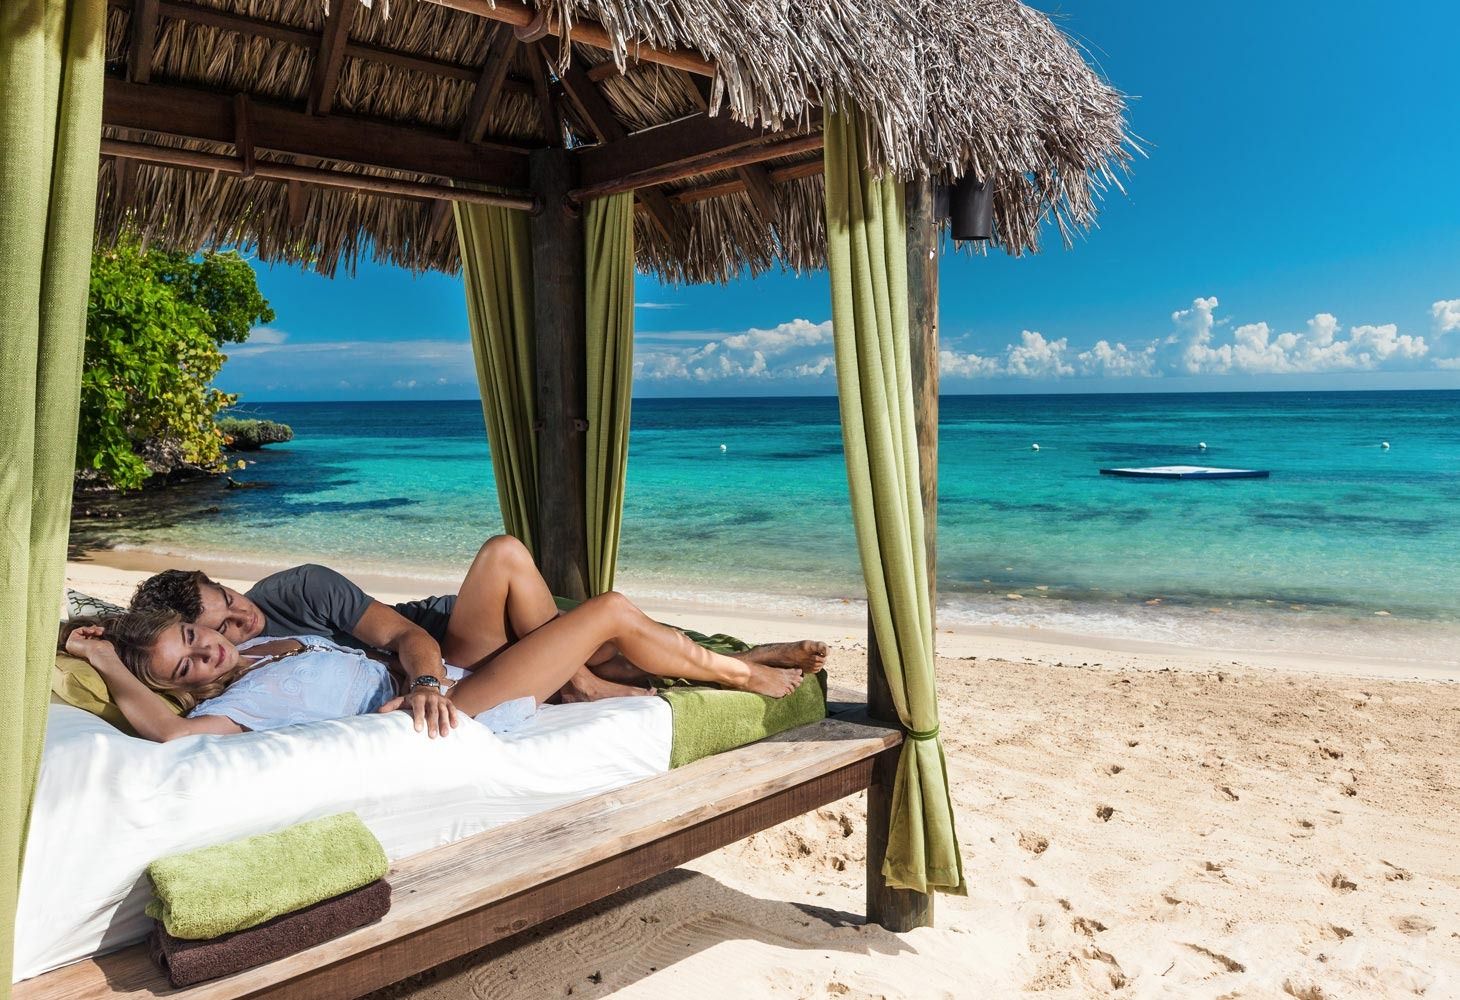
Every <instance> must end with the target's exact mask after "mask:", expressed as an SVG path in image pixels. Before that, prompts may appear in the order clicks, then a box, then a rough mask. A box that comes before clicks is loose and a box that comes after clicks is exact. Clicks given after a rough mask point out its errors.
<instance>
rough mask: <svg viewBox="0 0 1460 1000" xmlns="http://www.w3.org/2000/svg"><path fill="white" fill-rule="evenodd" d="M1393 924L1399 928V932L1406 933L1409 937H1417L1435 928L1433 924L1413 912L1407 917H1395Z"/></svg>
mask: <svg viewBox="0 0 1460 1000" xmlns="http://www.w3.org/2000/svg"><path fill="white" fill-rule="evenodd" d="M1394 926H1395V927H1397V928H1398V929H1399V933H1401V934H1408V935H1409V936H1411V937H1419V936H1420V935H1422V934H1428V933H1429V932H1430V931H1432V930H1434V929H1435V925H1434V924H1432V923H1430V922H1429V921H1428V920H1426V919H1425V918H1424V917H1421V916H1419V915H1418V914H1413V915H1410V916H1408V917H1395V918H1394Z"/></svg>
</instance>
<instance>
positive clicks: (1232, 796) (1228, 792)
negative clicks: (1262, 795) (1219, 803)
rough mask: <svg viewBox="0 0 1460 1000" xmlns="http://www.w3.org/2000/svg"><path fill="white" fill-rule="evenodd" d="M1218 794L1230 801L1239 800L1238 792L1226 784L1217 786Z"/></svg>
mask: <svg viewBox="0 0 1460 1000" xmlns="http://www.w3.org/2000/svg"><path fill="white" fill-rule="evenodd" d="M1217 795H1218V796H1219V797H1221V798H1223V799H1226V800H1227V801H1228V802H1236V801H1237V793H1236V792H1234V791H1232V789H1231V788H1229V787H1227V786H1226V785H1218V786H1217Z"/></svg>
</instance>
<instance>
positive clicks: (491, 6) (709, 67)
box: [428, 0, 715, 76]
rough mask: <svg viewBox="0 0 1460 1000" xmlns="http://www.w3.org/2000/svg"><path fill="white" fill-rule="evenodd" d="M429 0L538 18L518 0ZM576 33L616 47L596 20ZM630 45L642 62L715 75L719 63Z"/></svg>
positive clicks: (577, 26) (522, 21)
mask: <svg viewBox="0 0 1460 1000" xmlns="http://www.w3.org/2000/svg"><path fill="white" fill-rule="evenodd" d="M428 2H430V3H434V4H439V5H440V6H442V7H450V8H451V9H452V10H459V11H462V12H464V13H467V14H475V15H477V16H478V17H485V18H490V19H491V20H493V21H502V22H503V23H505V24H510V25H512V26H514V27H518V28H525V27H528V26H529V25H531V24H533V23H534V21H536V19H537V11H536V10H535V9H534V8H532V7H529V6H527V5H526V4H522V3H517V2H515V0H428ZM548 28H549V30H550V31H551V32H552V33H554V34H556V33H557V30H558V24H557V23H556V22H554V23H551V24H549V25H548ZM572 37H573V40H574V41H575V42H582V43H584V44H585V45H593V46H596V47H598V48H601V49H609V50H612V49H613V47H614V41H613V37H612V35H610V33H609V32H608V31H607V30H606V29H605V28H604V27H603V25H601V24H599V23H598V22H596V21H580V20H574V21H573V29H572ZM628 48H629V51H630V52H632V53H633V54H634V55H635V56H636V57H637V58H638V59H639V61H641V62H652V63H659V64H660V65H662V66H670V67H673V68H674V69H679V70H684V71H685V72H686V73H694V74H696V75H697V76H714V75H715V64H714V63H712V62H710V61H709V60H708V59H706V58H705V57H704V56H702V55H700V54H699V53H698V52H691V51H690V50H688V49H661V48H657V47H655V46H652V45H644V44H640V43H639V42H635V41H630V42H629V46H628Z"/></svg>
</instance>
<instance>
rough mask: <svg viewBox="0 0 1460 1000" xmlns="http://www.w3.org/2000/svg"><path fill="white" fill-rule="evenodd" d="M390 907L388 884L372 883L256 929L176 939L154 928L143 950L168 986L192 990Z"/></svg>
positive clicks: (360, 923) (299, 948) (345, 928)
mask: <svg viewBox="0 0 1460 1000" xmlns="http://www.w3.org/2000/svg"><path fill="white" fill-rule="evenodd" d="M389 909H390V883H388V882H386V881H385V880H384V879H377V880H376V881H374V882H371V883H370V884H369V885H367V886H364V887H362V888H359V889H356V890H355V891H354V892H347V893H344V894H343V895H339V896H335V897H334V898H332V899H326V900H325V901H324V902H322V903H315V904H314V905H313V906H309V907H305V908H304V909H302V910H295V911H294V912H293V913H286V914H284V915H283V916H282V917H275V918H274V919H273V920H270V921H268V922H267V923H262V924H259V925H258V926H257V927H250V928H249V929H248V930H243V931H238V932H236V933H233V934H223V935H221V936H219V937H215V938H208V939H206V940H202V941H185V940H183V939H182V938H175V937H173V936H172V935H171V934H169V933H167V931H166V929H165V928H163V926H162V925H161V924H157V925H156V926H154V927H153V929H152V937H151V938H150V939H149V941H148V946H149V948H148V950H149V951H151V953H152V961H154V962H156V963H157V967H158V968H159V969H161V970H162V971H163V972H165V973H167V978H168V980H169V981H170V982H171V983H172V985H173V986H176V987H183V986H191V985H193V984H194V983H201V982H203V981H204V980H205V979H217V978H218V977H219V976H230V975H232V974H233V973H235V972H242V971H243V970H244V969H252V968H253V967H254V966H256V965H263V964H264V963H265V962H272V961H275V960H276V959H280V958H285V957H287V956H289V955H293V954H295V953H296V952H301V951H303V950H304V949H306V948H312V947H314V946H315V945H317V944H319V943H321V942H323V941H328V940H329V939H330V938H333V937H339V936H340V935H341V934H344V933H345V932H346V931H352V930H354V929H355V928H356V927H364V926H365V925H366V924H368V923H371V922H372V921H375V920H379V919H380V918H381V917H383V916H385V914H386V912H387V911H388V910H389Z"/></svg>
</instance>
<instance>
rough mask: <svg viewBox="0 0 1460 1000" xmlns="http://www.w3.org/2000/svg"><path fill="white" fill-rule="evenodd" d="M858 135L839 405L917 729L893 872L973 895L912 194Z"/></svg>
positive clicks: (836, 318)
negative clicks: (943, 627) (950, 717)
mask: <svg viewBox="0 0 1460 1000" xmlns="http://www.w3.org/2000/svg"><path fill="white" fill-rule="evenodd" d="M861 150H862V144H861V142H860V136H859V134H858V125H857V123H856V121H855V120H854V118H853V116H851V115H848V114H845V113H833V114H828V115H827V117H826V152H825V157H826V258H827V268H828V270H829V271H830V273H831V307H832V309H831V315H832V326H833V335H834V341H835V347H836V351H835V353H836V373H837V394H838V397H839V398H840V401H841V420H842V444H843V446H844V448H845V450H846V459H847V480H848V484H849V486H850V490H851V499H852V520H853V523H854V524H855V526H856V533H857V549H858V551H859V553H860V555H861V559H862V574H863V576H864V577H865V578H866V583H867V606H868V611H869V614H870V617H871V620H872V623H873V627H874V630H875V631H876V634H877V646H878V649H879V651H880V652H881V654H882V663H883V666H884V668H885V669H886V672H887V681H888V684H889V686H890V687H891V689H892V700H893V702H894V704H895V705H896V707H897V715H898V718H899V719H900V720H901V721H902V724H903V726H904V728H905V729H906V730H907V739H906V740H905V741H904V742H903V747H902V755H901V758H900V760H899V763H898V770H897V781H896V785H895V787H894V789H893V793H892V820H891V824H890V829H889V831H888V844H887V857H886V860H885V862H884V863H883V867H882V871H883V874H884V875H885V876H886V878H887V881H888V884H889V885H892V886H895V887H898V888H903V889H913V890H916V891H918V892H928V891H930V890H931V889H933V888H935V887H936V888H944V889H950V890H954V891H961V890H962V887H963V860H962V858H961V857H960V856H959V851H958V838H957V835H956V833H955V832H954V828H953V803H952V800H951V799H950V798H949V793H948V771H947V764H946V762H945V760H944V757H943V746H942V743H941V741H940V740H939V738H938V694H937V690H936V687H935V685H934V677H933V656H934V651H933V615H932V607H931V605H930V600H929V596H928V575H927V558H926V547H925V545H924V541H923V500H922V489H921V486H920V480H919V477H918V446H917V434H916V428H915V426H914V423H913V397H912V369H911V365H910V362H909V353H908V352H909V346H908V301H907V231H906V208H905V205H904V202H903V186H902V184H901V182H899V181H897V180H895V179H894V178H892V177H890V176H889V177H881V178H876V177H872V176H870V175H869V174H868V172H867V170H866V169H865V168H864V167H863V166H862V158H861Z"/></svg>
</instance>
